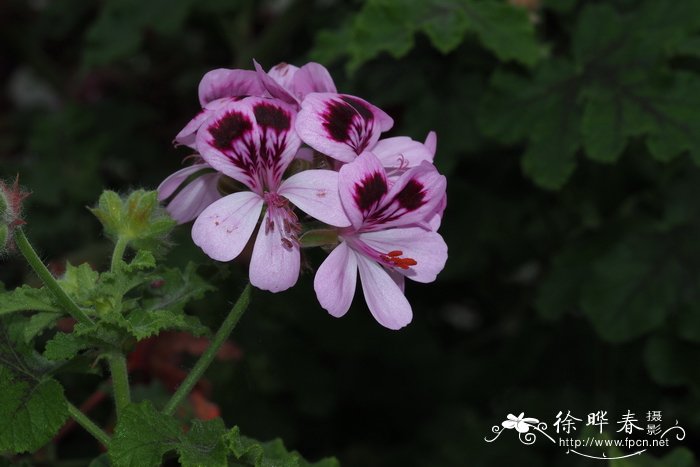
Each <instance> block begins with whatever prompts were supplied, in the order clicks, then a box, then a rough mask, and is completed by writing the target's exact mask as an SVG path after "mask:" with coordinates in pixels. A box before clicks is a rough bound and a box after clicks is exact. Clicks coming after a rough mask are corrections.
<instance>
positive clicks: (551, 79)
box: [479, 61, 581, 189]
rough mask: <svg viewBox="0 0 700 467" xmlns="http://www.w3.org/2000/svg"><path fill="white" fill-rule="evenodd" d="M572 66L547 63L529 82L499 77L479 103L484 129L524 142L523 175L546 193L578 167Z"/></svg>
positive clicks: (575, 83) (495, 135) (499, 74)
mask: <svg viewBox="0 0 700 467" xmlns="http://www.w3.org/2000/svg"><path fill="white" fill-rule="evenodd" d="M574 73H575V70H574V68H573V67H572V65H571V64H569V63H567V62H564V61H556V62H554V61H553V62H548V63H546V64H544V65H543V66H542V67H540V68H539V69H538V70H537V72H536V73H535V77H534V80H532V81H530V80H527V79H524V78H522V77H520V76H518V75H514V74H512V73H502V72H497V73H495V74H494V76H493V78H492V80H491V84H492V92H491V93H489V94H488V95H487V96H485V97H484V99H483V100H482V103H481V109H480V110H481V111H480V117H479V124H480V126H481V128H482V130H483V131H484V132H485V133H486V134H487V135H489V136H491V137H493V138H498V139H500V140H502V141H504V142H505V143H511V144H512V143H517V142H519V141H522V140H524V139H528V140H529V145H528V147H527V149H526V151H525V153H524V154H523V159H522V166H523V171H524V172H525V173H526V174H527V175H528V176H529V177H530V178H532V179H533V180H534V181H535V183H537V184H538V185H540V186H541V187H543V188H548V189H558V188H560V187H561V186H562V185H563V184H564V183H565V182H566V180H567V179H568V178H569V176H570V175H571V173H572V172H573V171H574V168H575V167H576V159H575V156H576V152H577V150H578V149H579V148H580V145H581V139H580V120H581V118H580V115H579V114H580V111H579V109H578V81H577V79H576V78H575V77H572V75H574Z"/></svg>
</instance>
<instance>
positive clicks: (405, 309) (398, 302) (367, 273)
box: [357, 255, 413, 330]
mask: <svg viewBox="0 0 700 467" xmlns="http://www.w3.org/2000/svg"><path fill="white" fill-rule="evenodd" d="M357 266H358V268H359V270H360V280H361V281H362V292H363V294H364V296H365V301H366V302H367V306H368V307H369V311H370V312H371V313H372V316H374V319H376V320H377V321H378V322H379V324H381V325H382V326H384V327H386V328H389V329H394V330H396V329H401V328H402V327H404V326H406V325H407V324H408V323H410V322H411V319H412V317H413V312H412V311H411V305H410V304H409V303H408V300H406V297H405V296H404V294H403V293H402V292H401V289H399V287H398V285H396V283H395V282H394V281H393V280H392V279H391V277H389V274H387V272H386V271H385V270H384V268H383V267H381V266H380V265H379V264H377V263H376V262H374V261H372V260H371V259H368V258H365V257H364V256H362V255H357Z"/></svg>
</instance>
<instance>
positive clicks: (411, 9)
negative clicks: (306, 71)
mask: <svg viewBox="0 0 700 467" xmlns="http://www.w3.org/2000/svg"><path fill="white" fill-rule="evenodd" d="M417 32H423V33H425V34H426V35H427V36H428V38H429V39H430V40H431V42H432V43H433V45H434V46H435V47H436V48H437V49H438V50H440V51H441V52H442V53H448V52H450V51H452V50H454V49H455V48H456V47H457V46H459V44H460V43H461V42H462V41H463V40H464V36H465V34H466V33H473V34H474V35H475V36H476V37H477V38H478V39H479V41H480V42H481V43H482V45H483V46H484V47H486V48H487V49H489V50H490V51H492V52H493V53H495V54H496V56H497V57H498V58H500V59H501V60H515V61H518V62H520V63H523V64H525V65H533V64H534V63H535V62H536V61H537V60H538V59H539V58H540V57H541V56H542V50H541V47H540V46H539V44H538V43H537V40H536V38H535V34H534V26H533V24H532V22H531V21H530V19H529V17H528V13H527V11H526V10H525V9H522V8H516V7H514V6H513V5H510V4H509V3H507V2H497V1H477V0H428V1H424V0H412V1H408V2H394V1H391V0H368V1H366V2H365V3H364V4H363V6H362V9H361V10H360V11H359V12H358V13H357V14H356V15H355V16H353V17H352V20H351V21H349V22H348V23H346V24H344V25H343V26H341V27H340V28H337V29H336V31H335V32H331V31H322V32H321V33H320V34H319V35H318V37H317V44H316V47H315V50H314V51H313V52H312V56H313V57H314V58H315V59H317V60H320V61H325V62H327V61H330V60H332V59H334V58H337V57H339V56H343V55H348V56H349V57H350V61H349V62H348V68H349V70H351V71H352V70H355V69H357V68H358V67H359V66H360V65H361V64H362V63H364V62H366V61H368V60H370V59H372V58H374V57H376V56H377V55H379V54H380V53H381V52H388V53H390V54H391V55H393V56H394V57H396V58H399V57H402V56H404V55H406V54H407V53H408V52H409V51H410V50H411V48H413V43H414V41H413V37H414V35H415V34H416V33H417Z"/></svg>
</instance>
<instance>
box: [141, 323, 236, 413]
mask: <svg viewBox="0 0 700 467" xmlns="http://www.w3.org/2000/svg"><path fill="white" fill-rule="evenodd" d="M207 347H209V339H207V338H204V337H194V336H192V335H190V334H186V333H184V332H164V333H162V334H160V335H159V336H156V337H151V338H149V339H145V340H142V341H141V342H139V343H138V345H137V346H136V349H134V351H133V352H132V353H131V354H129V357H128V360H127V365H128V368H129V374H130V375H131V378H132V381H133V382H143V383H149V382H151V381H159V382H161V383H162V384H163V385H164V386H165V387H166V388H167V389H168V391H170V392H175V390H176V389H177V387H178V386H179V385H180V383H181V382H182V381H183V380H184V379H185V377H186V376H187V372H186V371H184V370H183V369H182V360H183V357H184V356H185V355H186V354H189V355H201V354H202V353H204V351H205V350H206V349H207ZM242 355H243V354H242V352H241V350H240V349H239V348H238V347H237V346H236V345H234V344H233V343H231V342H226V343H225V344H224V345H223V346H222V347H221V349H220V350H219V352H218V353H217V355H216V356H217V359H219V360H221V361H231V360H240V359H241V357H242ZM210 391H211V388H210V384H209V382H208V381H207V380H206V379H201V380H200V381H199V382H198V383H197V385H196V386H195V387H194V389H193V390H192V392H191V393H190V396H189V401H190V404H191V405H192V411H193V415H194V416H195V417H196V418H199V419H202V420H211V419H212V418H216V417H218V416H219V414H220V413H219V407H218V406H217V405H215V404H214V403H212V402H210V401H209V400H208V399H207V397H208V396H209V394H210Z"/></svg>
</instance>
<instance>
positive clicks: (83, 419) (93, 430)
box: [68, 402, 110, 448]
mask: <svg viewBox="0 0 700 467" xmlns="http://www.w3.org/2000/svg"><path fill="white" fill-rule="evenodd" d="M68 413H69V414H70V416H71V417H73V420H75V421H76V422H78V424H79V425H80V426H82V427H83V428H85V430H86V431H87V432H88V433H90V434H91V435H92V436H94V437H95V439H96V440H97V441H99V442H100V443H102V445H103V446H104V447H106V448H108V447H109V442H110V438H109V435H108V434H107V433H105V432H104V431H103V430H102V428H100V427H99V426H97V425H96V424H95V422H93V421H92V420H90V419H89V418H88V416H87V415H85V414H84V413H82V412H81V411H80V409H78V408H77V407H76V406H74V405H73V404H71V403H70V402H68Z"/></svg>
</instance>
